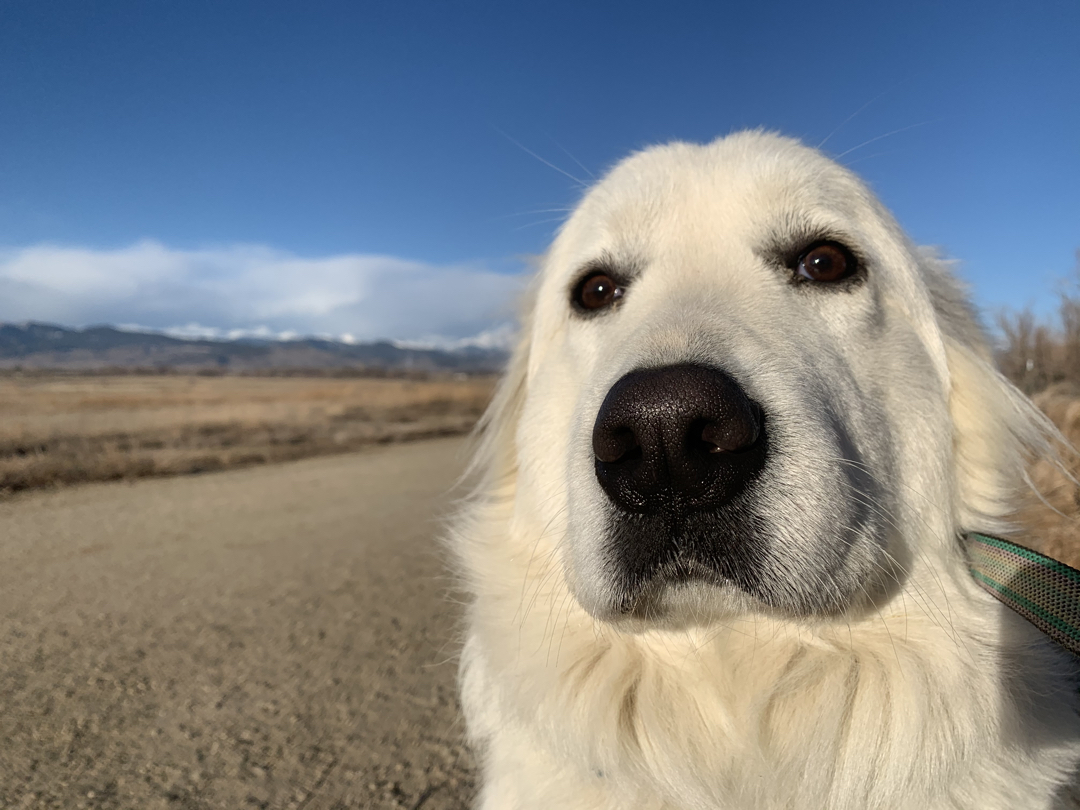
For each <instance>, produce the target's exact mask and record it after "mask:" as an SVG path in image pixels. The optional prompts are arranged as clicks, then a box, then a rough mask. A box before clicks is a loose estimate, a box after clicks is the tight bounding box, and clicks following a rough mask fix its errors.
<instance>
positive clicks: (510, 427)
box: [465, 276, 538, 489]
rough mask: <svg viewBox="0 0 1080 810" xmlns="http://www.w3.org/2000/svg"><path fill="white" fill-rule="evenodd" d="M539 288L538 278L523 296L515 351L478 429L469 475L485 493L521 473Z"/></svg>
mask: <svg viewBox="0 0 1080 810" xmlns="http://www.w3.org/2000/svg"><path fill="white" fill-rule="evenodd" d="M537 285H538V277H536V276H534V277H533V281H532V282H531V283H530V284H529V286H528V288H526V290H525V293H524V295H523V296H522V300H521V306H520V315H519V319H518V321H519V324H518V337H517V342H516V343H515V345H514V350H513V352H512V353H511V355H510V359H509V360H508V362H507V366H506V370H505V371H504V372H503V376H502V378H501V379H500V380H499V384H498V385H497V386H496V388H495V394H494V395H493V397H492V399H491V404H490V405H488V407H487V410H486V411H485V412H484V415H483V416H482V417H481V418H480V422H479V424H478V425H477V427H476V437H477V444H476V450H475V452H474V453H473V457H472V460H471V461H470V463H469V467H468V469H467V470H466V473H465V475H466V477H469V478H473V479H474V480H476V484H477V486H478V488H481V489H491V488H492V487H497V486H498V485H499V484H501V483H503V482H505V481H506V480H507V479H508V478H511V477H512V476H513V475H514V474H515V473H516V471H517V449H516V444H517V441H516V433H517V425H518V421H519V418H520V416H521V409H522V407H523V405H524V403H525V393H526V389H527V384H528V373H529V357H530V355H531V348H532V323H533V308H534V306H535V301H536V288H537Z"/></svg>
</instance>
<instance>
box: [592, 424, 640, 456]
mask: <svg viewBox="0 0 1080 810" xmlns="http://www.w3.org/2000/svg"><path fill="white" fill-rule="evenodd" d="M593 453H594V454H595V455H596V458H597V459H598V460H599V461H602V462H604V463H605V464H614V463H615V462H617V461H626V460H629V459H630V458H636V457H640V456H641V445H639V444H638V440H637V436H635V435H634V431H632V430H630V428H619V429H617V430H600V431H596V432H595V433H594V434H593Z"/></svg>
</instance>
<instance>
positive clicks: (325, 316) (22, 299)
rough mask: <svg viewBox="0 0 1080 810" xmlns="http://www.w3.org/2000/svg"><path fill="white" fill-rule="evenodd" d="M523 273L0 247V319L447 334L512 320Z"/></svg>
mask: <svg viewBox="0 0 1080 810" xmlns="http://www.w3.org/2000/svg"><path fill="white" fill-rule="evenodd" d="M521 283H522V280H521V278H520V277H519V276H514V275H507V274H504V273H496V272H493V271H491V270H489V269H486V268H483V267H478V266H469V265H462V266H445V267H440V266H434V265H428V264H423V263H420V262H411V261H407V260H404V259H399V258H395V257H392V256H372V255H364V254H345V255H337V256H326V257H318V258H307V257H301V256H296V255H294V254H291V253H286V252H284V251H280V250H274V249H273V248H269V247H266V246H261V245H232V246H227V247H222V248H213V249H206V250H174V249H170V248H168V247H166V246H164V245H162V244H160V243H158V242H155V241H151V240H145V241H141V242H138V243H136V244H133V245H131V246H129V247H125V248H119V249H116V250H93V249H88V248H73V247H59V246H54V245H35V246H32V247H26V248H20V249H14V250H0V321H9V322H10V321H26V320H35V321H47V322H52V323H59V324H63V325H70V326H86V325H89V324H95V323H111V324H127V325H129V326H130V325H134V324H138V327H134V328H144V329H154V330H160V331H166V332H168V333H170V334H174V335H177V336H184V337H217V338H235V337H281V336H285V335H292V336H297V335H316V334H318V335H327V336H334V337H336V338H338V339H344V340H353V341H357V340H372V339H375V338H388V339H394V340H423V341H428V342H435V343H448V342H453V341H458V340H461V339H463V338H469V337H470V336H474V335H478V334H481V333H484V332H487V331H490V330H491V329H493V328H497V327H498V326H499V325H500V324H504V323H506V322H508V321H510V320H512V319H513V315H514V311H513V304H514V300H515V299H516V297H517V294H518V292H519V291H520V289H521Z"/></svg>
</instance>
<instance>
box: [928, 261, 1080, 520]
mask: <svg viewBox="0 0 1080 810" xmlns="http://www.w3.org/2000/svg"><path fill="white" fill-rule="evenodd" d="M922 258H923V269H924V278H925V279H926V282H927V286H928V287H929V289H930V295H931V300H932V303H933V307H934V311H935V314H936V315H937V321H938V324H939V326H940V329H941V337H942V343H943V344H944V350H945V359H946V364H947V366H948V372H949V380H948V389H949V412H950V414H951V416H952V427H953V466H954V470H955V479H956V492H957V514H956V515H955V521H956V523H955V525H956V526H957V528H958V529H960V530H962V531H964V530H980V531H986V532H991V533H998V534H1008V533H1011V532H1013V531H1015V526H1014V525H1013V523H1012V522H1011V519H1012V518H1014V517H1015V515H1016V512H1017V510H1018V509H1019V507H1020V503H1021V499H1022V495H1023V492H1024V490H1026V489H1029V488H1032V485H1031V481H1030V478H1029V477H1028V474H1027V470H1028V467H1029V465H1030V464H1031V462H1032V460H1033V459H1036V458H1045V459H1048V460H1050V461H1051V462H1052V463H1054V464H1055V465H1056V466H1060V465H1061V462H1060V460H1059V456H1058V448H1059V447H1064V446H1067V443H1066V442H1065V440H1064V439H1063V438H1062V436H1061V434H1060V433H1059V432H1058V430H1057V428H1056V427H1054V424H1053V423H1052V422H1051V421H1050V420H1049V419H1048V418H1047V417H1046V416H1045V415H1044V414H1043V413H1042V411H1040V410H1039V409H1038V408H1037V407H1036V406H1035V405H1034V404H1033V403H1032V402H1031V400H1029V399H1028V398H1027V397H1026V396H1024V394H1023V393H1021V392H1020V391H1019V389H1017V388H1016V386H1014V385H1013V384H1012V383H1011V382H1009V381H1008V380H1007V379H1006V378H1005V377H1004V376H1003V375H1002V374H1001V372H1000V371H998V370H997V368H996V366H995V363H994V359H993V352H992V351H991V348H990V341H989V340H988V339H987V336H986V333H985V332H984V331H983V329H982V327H981V326H980V324H979V321H978V318H977V317H976V315H975V312H974V310H973V309H972V307H971V304H970V303H969V301H968V298H967V295H966V293H965V290H964V289H963V287H962V286H961V285H960V283H959V282H958V281H957V280H956V279H955V278H954V277H953V276H952V275H951V274H950V273H949V272H948V269H947V266H946V264H945V263H944V262H943V261H941V260H940V259H937V258H935V257H933V256H923V257H922Z"/></svg>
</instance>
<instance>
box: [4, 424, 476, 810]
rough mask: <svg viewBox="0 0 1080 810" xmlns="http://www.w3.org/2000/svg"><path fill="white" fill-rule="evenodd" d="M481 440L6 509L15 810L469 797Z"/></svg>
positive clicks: (101, 491)
mask: <svg viewBox="0 0 1080 810" xmlns="http://www.w3.org/2000/svg"><path fill="white" fill-rule="evenodd" d="M464 448H465V443H464V442H463V441H462V440H460V439H441V440H434V441H425V442H417V443H413V444H405V445H393V446H387V447H379V448H373V449H370V450H368V451H364V452H360V453H354V454H350V455H342V456H334V457H328V458H318V459H309V460H306V461H299V462H293V463H288V464H282V465H277V466H268V467H259V468H251V469H245V470H235V471H229V472H222V473H211V474H204V475H197V476H192V477H185V478H174V479H150V480H140V481H136V482H133V483H124V482H119V483H111V484H88V485H84V486H78V487H73V488H69V489H62V490H59V491H52V492H36V493H27V494H25V495H20V496H16V497H15V498H13V499H10V500H8V501H6V502H4V503H0V740H2V741H3V742H2V743H0V807H3V808H10V807H33V808H38V807H50V808H52V807H55V808H65V810H67V809H68V808H83V807H85V808H147V809H148V810H149V808H230V810H232V809H234V808H297V810H299V808H307V809H308V810H315V808H346V807H348V808H353V807H355V808H361V807H362V808H380V807H386V808H397V807H406V808H421V807H422V808H425V810H436V809H437V808H459V807H463V806H467V805H468V803H469V801H470V799H471V797H472V795H473V792H474V789H475V786H474V781H473V779H474V775H473V770H472V765H473V763H472V760H471V758H470V755H469V753H468V751H467V749H466V748H465V747H464V745H463V742H462V725H461V721H460V719H459V712H458V706H457V703H456V694H455V686H454V680H455V669H456V653H457V633H458V630H459V627H458V624H459V621H460V607H459V606H458V604H457V602H456V601H455V600H454V595H453V592H452V581H451V580H450V579H449V577H448V576H447V574H446V569H445V566H444V564H443V554H442V552H441V551H440V549H439V546H438V543H437V541H436V538H437V535H438V532H439V519H440V518H441V517H442V516H444V515H445V513H446V511H447V510H448V509H449V508H450V507H451V500H450V497H449V496H448V495H447V494H446V493H447V490H448V489H450V487H451V486H452V484H453V482H454V480H455V477H456V476H457V475H458V474H459V472H460V471H461V469H462V466H463V462H464V455H463V454H464Z"/></svg>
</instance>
